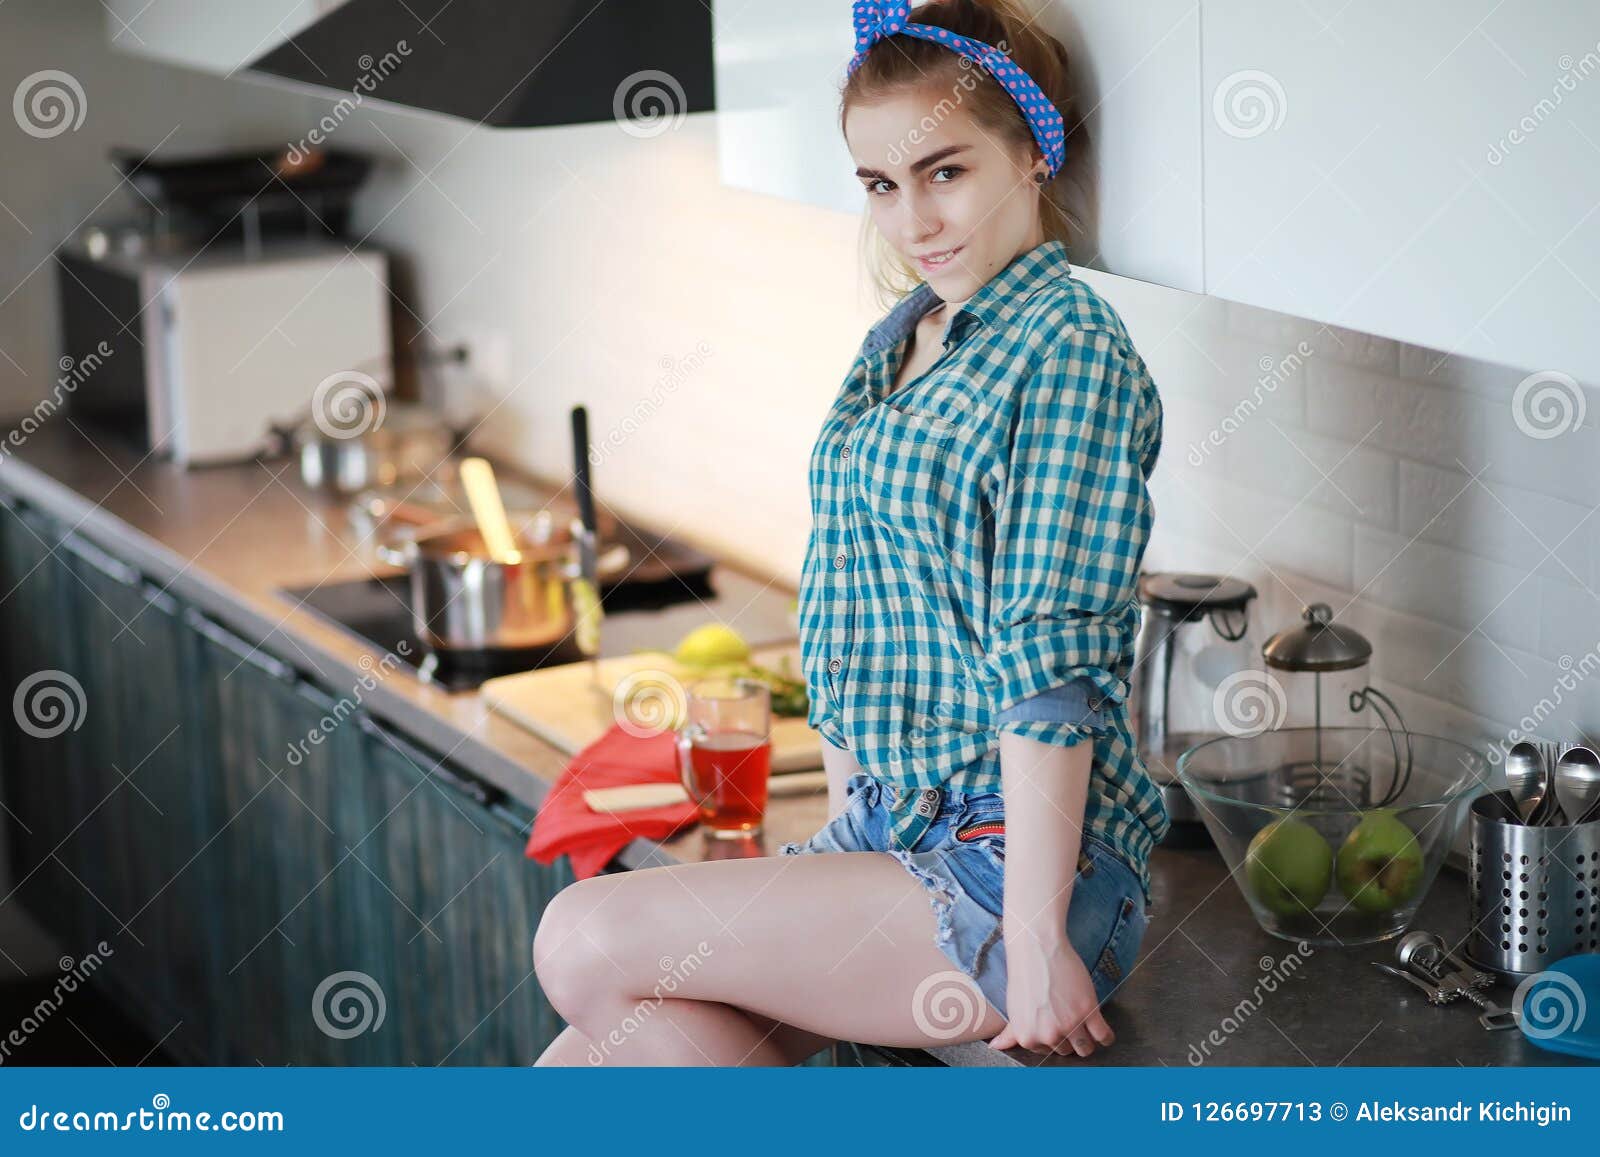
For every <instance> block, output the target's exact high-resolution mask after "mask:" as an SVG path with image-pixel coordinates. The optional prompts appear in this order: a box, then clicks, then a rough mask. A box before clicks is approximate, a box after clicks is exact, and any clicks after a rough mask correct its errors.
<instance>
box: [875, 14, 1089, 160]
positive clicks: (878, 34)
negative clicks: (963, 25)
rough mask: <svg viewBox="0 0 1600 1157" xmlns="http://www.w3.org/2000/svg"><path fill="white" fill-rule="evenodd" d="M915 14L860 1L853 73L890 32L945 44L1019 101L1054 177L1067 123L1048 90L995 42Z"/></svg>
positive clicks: (1062, 156) (1064, 148)
mask: <svg viewBox="0 0 1600 1157" xmlns="http://www.w3.org/2000/svg"><path fill="white" fill-rule="evenodd" d="M910 12H911V5H910V4H908V3H906V2H905V0H888V2H887V3H876V2H874V0H855V9H854V15H855V26H856V53H855V55H854V56H853V57H851V58H850V68H849V71H850V72H855V70H856V68H857V67H858V66H859V65H860V64H861V61H862V59H863V58H864V57H865V56H866V54H867V50H868V49H869V48H871V47H872V46H873V45H874V44H876V43H878V41H880V40H882V39H884V38H885V37H888V36H895V35H900V36H914V37H916V38H917V39H918V40H930V41H932V42H933V43H935V44H943V45H944V46H945V47H946V48H949V49H950V50H951V51H952V52H959V53H960V54H961V55H963V56H965V57H968V58H970V59H971V60H973V61H975V62H976V63H977V64H978V65H980V66H981V67H982V68H983V69H984V71H986V72H987V73H988V74H989V75H990V76H992V77H994V78H995V79H996V80H998V81H999V82H1000V83H1001V84H1002V85H1003V86H1004V87H1005V90H1006V92H1007V93H1009V94H1010V96H1011V99H1012V100H1014V101H1016V102H1017V107H1018V108H1019V109H1021V110H1022V116H1023V119H1024V120H1026V121H1027V122H1028V128H1029V129H1030V130H1031V131H1032V133H1033V139H1034V140H1035V141H1037V142H1038V143H1039V151H1040V152H1041V153H1043V154H1044V159H1045V163H1046V164H1048V165H1049V166H1050V175H1051V176H1052V177H1053V176H1055V175H1056V172H1057V171H1058V170H1059V169H1060V168H1061V163H1062V161H1063V160H1065V159H1066V154H1067V136H1066V126H1065V123H1064V122H1063V121H1062V119H1061V113H1060V112H1059V111H1058V110H1057V108H1056V106H1055V105H1054V104H1053V103H1051V100H1050V98H1049V97H1047V96H1045V94H1044V90H1043V89H1041V88H1040V87H1039V86H1038V85H1037V84H1035V83H1034V81H1033V78H1032V77H1031V76H1029V75H1028V74H1027V73H1025V72H1023V71H1022V69H1020V68H1018V67H1017V66H1016V64H1015V63H1014V62H1013V61H1012V59H1011V58H1010V57H1009V56H1007V55H1006V54H1005V53H1003V52H1001V51H1000V50H999V49H998V48H996V47H994V46H993V45H991V44H985V43H984V42H983V41H981V40H974V39H972V37H970V36H962V35H961V34H960V33H958V32H951V31H950V30H949V29H948V28H936V27H934V26H933V25H931V24H911V23H908V22H907V19H906V18H907V16H908V15H909V14H910Z"/></svg>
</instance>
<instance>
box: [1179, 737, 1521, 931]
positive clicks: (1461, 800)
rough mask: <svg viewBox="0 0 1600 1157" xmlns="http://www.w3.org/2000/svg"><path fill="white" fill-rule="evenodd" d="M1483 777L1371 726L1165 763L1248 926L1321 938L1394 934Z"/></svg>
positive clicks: (1457, 755) (1460, 761) (1482, 771)
mask: <svg viewBox="0 0 1600 1157" xmlns="http://www.w3.org/2000/svg"><path fill="white" fill-rule="evenodd" d="M1397 747H1398V751H1397V750H1396V749H1397ZM1408 747H1409V751H1410V756H1409V764H1410V774H1409V776H1408V775H1406V774H1404V772H1405V767H1406V764H1407V754H1406V753H1407V749H1408ZM1397 755H1398V757H1399V758H1398V760H1397V758H1396V757H1397ZM1489 775H1490V770H1489V762H1488V760H1487V759H1486V758H1485V757H1484V756H1483V755H1482V754H1481V753H1479V752H1477V751H1475V750H1473V749H1472V748H1470V747H1467V746H1466V745H1464V744H1461V743H1457V742H1455V741H1453V740H1449V739H1442V738H1440V737H1438V736H1435V735H1419V734H1417V733H1416V732H1408V731H1398V732H1394V733H1393V736H1392V738H1391V733H1390V732H1389V731H1387V730H1385V729H1384V728H1382V727H1323V728H1315V727H1286V728H1278V729H1275V730H1271V731H1263V732H1261V733H1260V734H1258V735H1245V736H1223V737H1221V738H1219V739H1211V740H1207V741H1206V742H1204V743H1200V744H1197V745H1196V746H1194V747H1191V748H1189V749H1188V750H1187V751H1185V752H1184V753H1183V754H1182V755H1181V756H1179V757H1178V779H1179V781H1180V782H1181V783H1182V784H1183V786H1184V788H1185V789H1186V790H1187V791H1188V792H1189V796H1190V798H1191V799H1192V800H1193V801H1194V804H1195V808H1196V810H1198V811H1199V813H1200V815H1201V818H1202V819H1203V820H1204V821H1205V825H1206V828H1207V829H1208V830H1209V831H1210V833H1211V838H1212V839H1213V840H1214V841H1215V842H1216V845H1217V848H1218V850H1219V851H1221V853H1222V858H1223V859H1224V860H1225V861H1226V862H1227V864H1228V870H1229V871H1230V872H1231V873H1232V874H1233V879H1234V883H1236V884H1237V885H1238V886H1239V891H1240V892H1242V893H1243V894H1244V898H1245V902H1246V903H1248V904H1249V905H1250V910H1251V912H1253V913H1254V914H1255V918H1256V921H1257V922H1258V923H1259V924H1260V925H1261V927H1262V928H1263V929H1265V930H1266V931H1267V932H1270V933H1271V934H1272V935H1274V936H1281V937H1282V938H1284V939H1285V940H1294V941H1301V940H1304V941H1307V942H1309V943H1311V944H1318V945H1326V946H1341V945H1350V944H1371V943H1373V942H1375V941H1378V940H1387V939H1389V938H1390V937H1392V936H1397V935H1399V934H1400V933H1401V932H1402V931H1403V930H1404V929H1405V927H1406V925H1408V924H1409V923H1410V922H1411V920H1412V918H1413V917H1414V916H1415V915H1416V913H1417V908H1418V907H1419V906H1420V905H1421V903H1422V898H1423V897H1424V896H1425V895H1427V892H1428V889H1429V888H1430V887H1431V886H1432V885H1433V881H1434V877H1436V876H1437V875H1438V874H1439V866H1440V865H1441V864H1442V863H1443V862H1444V857H1445V853H1446V852H1447V851H1449V849H1450V846H1451V844H1452V843H1453V842H1454V841H1455V838H1456V833H1457V832H1458V831H1459V830H1460V827H1461V823H1462V821H1463V820H1464V818H1465V817H1466V814H1467V808H1468V807H1469V805H1470V804H1471V802H1472V800H1473V798H1474V797H1475V796H1477V795H1478V794H1479V793H1481V792H1482V791H1484V790H1485V789H1486V787H1487V786H1488V781H1489Z"/></svg>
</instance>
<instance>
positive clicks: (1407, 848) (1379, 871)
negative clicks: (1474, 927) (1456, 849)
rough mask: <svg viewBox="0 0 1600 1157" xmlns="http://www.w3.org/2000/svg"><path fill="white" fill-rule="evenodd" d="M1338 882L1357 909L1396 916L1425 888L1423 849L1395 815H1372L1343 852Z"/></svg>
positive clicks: (1384, 812) (1351, 836)
mask: <svg viewBox="0 0 1600 1157" xmlns="http://www.w3.org/2000/svg"><path fill="white" fill-rule="evenodd" d="M1338 879H1339V890H1340V891H1341V892H1343V893H1344V894H1345V896H1346V897H1347V898H1348V899H1349V901H1350V903H1351V904H1352V905H1353V906H1355V907H1356V908H1359V909H1361V911H1363V912H1374V913H1380V912H1392V911H1394V910H1395V909H1396V908H1398V907H1400V905H1402V904H1404V903H1405V902H1406V901H1407V900H1409V899H1411V898H1412V897H1413V896H1415V895H1416V894H1417V889H1418V888H1419V887H1421V886H1422V848H1421V846H1420V845H1419V844H1418V843H1417V837H1416V836H1414V835H1412V834H1411V829H1410V828H1408V827H1406V825H1405V824H1404V823H1402V822H1401V821H1400V818H1399V817H1398V816H1396V815H1395V814H1394V812H1392V811H1388V810H1386V809H1380V810H1379V811H1375V812H1369V813H1367V815H1366V816H1365V817H1363V818H1362V820H1361V822H1360V823H1358V824H1357V825H1356V826H1355V828H1354V830H1352V831H1351V833H1350V834H1349V835H1348V836H1346V837H1345V841H1344V846H1343V847H1341V848H1340V849H1339V863H1338Z"/></svg>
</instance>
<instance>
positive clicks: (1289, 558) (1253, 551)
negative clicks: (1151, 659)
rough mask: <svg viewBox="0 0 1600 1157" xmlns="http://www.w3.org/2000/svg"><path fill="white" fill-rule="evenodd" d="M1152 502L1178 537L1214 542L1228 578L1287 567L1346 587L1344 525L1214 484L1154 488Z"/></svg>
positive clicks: (1305, 508)
mask: <svg viewBox="0 0 1600 1157" xmlns="http://www.w3.org/2000/svg"><path fill="white" fill-rule="evenodd" d="M1169 480H1170V476H1169ZM1152 498H1153V500H1154V501H1155V502H1156V510H1157V514H1156V517H1157V519H1158V520H1160V519H1162V518H1169V517H1170V518H1175V519H1177V520H1178V521H1179V522H1180V524H1181V525H1182V530H1181V533H1183V534H1185V535H1186V536H1188V537H1191V538H1195V537H1201V538H1205V539H1207V540H1209V541H1214V542H1215V543H1216V545H1217V548H1218V549H1219V551H1221V553H1222V554H1223V555H1224V557H1229V558H1233V559H1236V560H1237V561H1236V563H1235V564H1234V566H1232V567H1230V568H1229V570H1228V573H1230V574H1233V573H1242V572H1247V571H1251V570H1254V571H1256V572H1260V571H1264V570H1268V569H1269V568H1277V567H1288V568H1290V569H1292V570H1298V571H1300V572H1302V573H1312V574H1317V575H1320V576H1322V577H1323V578H1324V579H1328V580H1331V581H1333V582H1335V583H1338V584H1340V585H1346V586H1347V585H1348V584H1349V582H1350V579H1351V569H1350V566H1351V549H1350V534H1351V525H1352V524H1351V523H1350V521H1349V520H1348V519H1343V518H1339V517H1337V516H1335V515H1332V514H1329V513H1327V512H1325V511H1322V510H1319V509H1317V508H1316V507H1314V506H1309V505H1306V504H1304V503H1295V502H1290V501H1287V500H1284V499H1281V498H1278V497H1276V496H1274V495H1270V494H1262V493H1258V492H1256V491H1252V490H1250V489H1248V488H1246V487H1243V486H1238V485H1235V484H1233V483H1230V482H1225V481H1221V480H1218V479H1200V480H1198V481H1194V482H1190V483H1179V482H1173V484H1172V485H1171V486H1170V487H1166V488H1163V489H1162V490H1161V491H1159V492H1158V491H1156V489H1155V487H1154V486H1152ZM1185 569H1192V568H1185ZM1291 585H1292V584H1291Z"/></svg>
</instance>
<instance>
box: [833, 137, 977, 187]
mask: <svg viewBox="0 0 1600 1157" xmlns="http://www.w3.org/2000/svg"><path fill="white" fill-rule="evenodd" d="M971 147H972V146H971V145H947V146H946V147H944V148H942V149H938V150H936V151H935V152H931V153H929V154H928V155H927V156H925V157H923V158H922V159H921V160H918V161H912V162H911V174H912V176H915V175H916V174H918V173H920V172H922V170H924V169H926V168H928V167H929V166H931V165H935V164H937V163H938V162H940V161H942V160H944V159H945V158H946V157H948V156H951V155H952V154H954V153H964V152H966V151H967V150H968V149H970V148H971ZM856 176H858V177H871V178H872V179H873V180H875V181H876V180H884V181H886V180H888V179H889V176H888V174H887V173H880V172H878V170H877V169H868V168H859V169H857V170H856Z"/></svg>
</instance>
